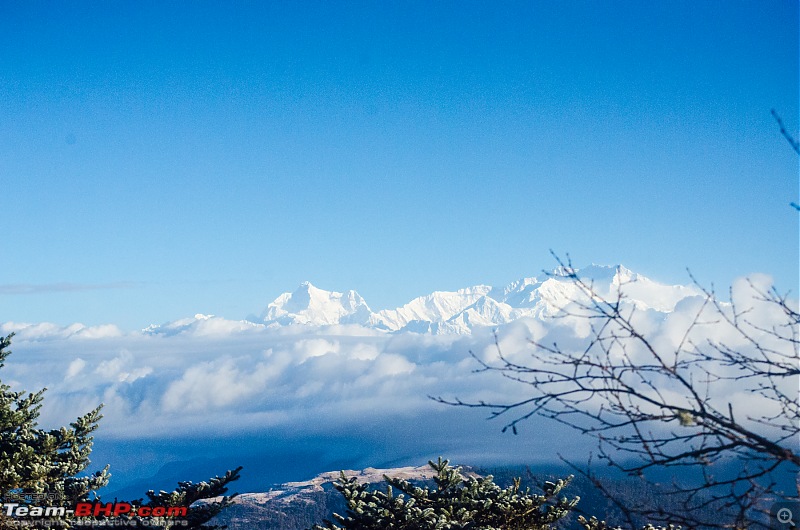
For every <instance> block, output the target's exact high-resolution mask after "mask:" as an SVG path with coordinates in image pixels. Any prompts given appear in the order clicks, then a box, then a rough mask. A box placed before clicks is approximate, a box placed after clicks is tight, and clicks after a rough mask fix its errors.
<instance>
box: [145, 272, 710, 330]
mask: <svg viewBox="0 0 800 530" xmlns="http://www.w3.org/2000/svg"><path fill="white" fill-rule="evenodd" d="M576 271H577V274H578V276H579V277H580V278H581V279H582V280H583V281H584V283H585V284H586V285H588V286H591V288H592V289H593V290H594V291H595V292H596V293H597V294H598V295H599V296H601V297H603V298H605V299H607V300H614V299H616V297H617V295H618V294H620V293H621V294H622V295H623V297H624V303H625V304H630V305H632V306H633V307H636V308H637V309H640V310H655V311H658V312H661V313H669V312H671V311H673V310H674V308H675V305H676V304H677V303H678V302H680V301H681V300H683V299H685V298H687V297H690V296H698V295H700V294H701V293H700V291H699V290H698V289H697V288H695V287H693V286H685V285H664V284H661V283H658V282H654V281H652V280H650V279H648V278H646V277H644V276H642V275H640V274H637V273H635V272H632V271H631V270H629V269H627V268H625V267H623V266H621V265H617V266H612V267H609V266H602V265H591V266H589V267H585V268H583V269H580V270H576ZM568 273H569V271H567V270H565V269H562V268H559V269H556V270H554V271H553V272H551V273H550V274H548V275H547V276H546V277H545V278H544V279H543V280H539V279H537V278H522V279H520V280H517V281H515V282H512V283H511V284H509V285H507V286H505V287H503V288H495V287H490V286H488V285H476V286H473V287H467V288H465V289H460V290H458V291H436V292H434V293H432V294H429V295H427V296H420V297H418V298H415V299H413V300H411V301H410V302H408V303H407V304H405V305H404V306H402V307H399V308H397V309H384V310H381V311H378V312H373V311H372V310H371V309H370V307H369V305H367V303H366V301H365V300H364V298H362V297H361V295H359V294H358V293H357V292H355V291H352V290H350V291H347V292H345V293H339V292H332V291H326V290H323V289H319V288H317V287H315V286H314V285H312V284H311V283H309V282H304V283H302V284H301V285H300V287H298V288H297V290H295V291H294V292H287V293H283V294H281V295H280V296H278V297H277V298H276V299H275V300H274V301H273V302H272V303H270V304H269V305H268V306H267V308H266V309H265V310H264V311H263V312H262V314H261V316H260V317H251V318H250V322H240V321H229V320H224V319H220V318H217V317H210V316H206V315H195V317H194V318H189V319H183V320H178V321H175V322H171V323H167V324H164V325H162V326H151V327H149V328H147V329H146V330H144V331H145V332H146V333H149V334H161V333H163V334H177V333H182V332H195V333H202V332H205V333H209V332H211V331H214V330H219V331H224V330H226V329H228V330H230V331H247V330H249V329H252V328H253V327H254V326H255V327H258V328H261V327H268V328H277V327H284V326H290V325H305V326H336V325H357V326H362V327H363V328H369V329H372V330H376V331H384V332H412V333H425V334H435V335H440V334H462V335H466V334H470V333H472V331H473V330H474V329H476V328H480V327H494V326H499V325H502V324H507V323H509V322H512V321H514V320H517V319H519V318H522V317H530V318H535V319H540V320H542V319H549V318H552V317H555V316H557V315H558V314H560V313H561V312H562V310H563V309H564V308H565V307H567V306H568V305H569V304H570V303H572V302H575V301H578V300H583V301H586V300H587V298H586V295H585V294H584V293H583V291H582V289H581V287H580V286H578V285H576V284H575V282H574V281H573V280H572V279H571V278H570V277H569V274H568Z"/></svg>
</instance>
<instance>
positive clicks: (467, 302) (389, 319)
mask: <svg viewBox="0 0 800 530" xmlns="http://www.w3.org/2000/svg"><path fill="white" fill-rule="evenodd" d="M491 290H492V288H491V287H489V286H487V285H477V286H475V287H468V288H466V289H459V290H458V291H455V292H450V291H436V292H434V293H433V294H429V295H427V296H420V297H418V298H415V299H413V300H412V301H410V302H409V303H407V304H406V305H404V306H403V307H400V308H398V309H384V310H383V311H379V312H378V313H377V314H375V315H374V316H373V318H372V319H371V322H370V323H371V324H373V325H374V326H376V327H385V329H390V330H392V331H398V330H401V329H403V328H404V327H406V326H407V325H409V324H412V325H413V323H414V322H417V321H419V322H433V323H436V322H445V321H447V320H449V319H451V318H453V317H454V316H456V315H458V314H459V313H461V312H462V311H464V310H466V309H467V308H468V307H469V306H471V305H472V304H474V303H475V302H477V301H478V300H480V299H482V298H485V297H486V295H488V294H489V292H490V291H491Z"/></svg>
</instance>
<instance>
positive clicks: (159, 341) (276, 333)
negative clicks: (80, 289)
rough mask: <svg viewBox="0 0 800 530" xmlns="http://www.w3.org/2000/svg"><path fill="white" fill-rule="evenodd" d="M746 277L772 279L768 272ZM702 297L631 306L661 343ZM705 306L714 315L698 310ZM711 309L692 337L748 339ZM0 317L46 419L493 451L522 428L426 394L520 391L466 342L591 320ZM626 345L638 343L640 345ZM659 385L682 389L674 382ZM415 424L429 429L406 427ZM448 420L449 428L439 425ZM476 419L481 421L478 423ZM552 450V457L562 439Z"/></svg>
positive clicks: (535, 423) (511, 445)
mask: <svg viewBox="0 0 800 530" xmlns="http://www.w3.org/2000/svg"><path fill="white" fill-rule="evenodd" d="M754 282H755V283H756V284H757V285H758V286H759V288H762V289H763V290H767V289H768V288H769V284H768V281H767V280H766V279H765V278H761V277H758V278H755V279H754ZM733 291H734V300H735V301H736V302H737V307H739V308H745V307H747V308H748V309H749V311H748V313H747V318H748V319H749V320H750V321H751V322H753V323H756V324H758V325H759V326H761V327H763V328H765V329H769V328H768V326H767V325H768V324H769V323H770V322H775V321H776V319H777V318H778V317H779V316H780V315H779V314H778V309H777V308H776V307H774V306H773V305H770V304H764V303H762V302H759V301H758V300H755V299H754V298H753V296H752V291H751V290H749V285H748V284H742V283H737V284H736V285H735V286H734V290H733ZM745 303H747V304H749V305H748V306H745ZM701 307H702V300H701V299H700V298H697V297H695V298H685V299H684V300H682V301H680V302H678V303H677V304H676V305H675V306H674V308H673V311H672V312H669V313H661V312H657V311H653V310H644V309H638V310H637V311H636V312H635V313H634V318H635V319H636V323H637V327H639V329H642V330H645V331H647V333H648V338H649V339H650V340H651V342H652V343H653V344H654V345H655V346H656V347H657V348H658V349H659V351H667V352H669V351H672V350H674V348H675V347H676V345H677V344H679V343H680V341H681V340H684V338H685V332H686V329H687V327H688V326H690V325H691V323H692V322H693V321H694V319H695V317H696V316H697V315H698V312H699V311H700V309H701ZM724 307H726V308H729V306H724ZM701 319H705V320H711V319H710V315H703V314H701ZM715 320H716V321H717V322H718V323H717V324H706V325H702V326H697V327H696V329H695V330H694V331H693V333H692V335H691V336H690V339H691V340H693V341H695V342H696V343H697V344H702V343H704V341H705V340H706V339H709V338H711V339H712V340H714V341H716V342H724V343H725V344H729V345H732V346H735V347H747V343H746V341H745V340H744V339H743V338H742V336H741V335H740V334H737V333H735V330H732V329H731V328H730V326H726V325H723V324H720V323H719V320H720V319H719V318H716V319H715ZM0 329H2V331H3V332H5V333H8V332H9V331H17V332H18V334H17V336H16V337H15V338H14V340H13V350H14V355H12V356H11V357H10V358H9V359H8V360H7V361H6V367H4V368H3V369H2V371H0V376H2V379H3V380H4V381H6V382H9V381H13V382H14V385H15V386H17V385H19V386H17V388H18V389H22V388H24V389H27V390H36V389H37V388H41V387H45V386H46V387H48V388H49V391H48V394H47V399H46V400H45V407H44V409H43V417H42V423H43V424H48V423H49V424H51V425H63V424H66V423H68V422H69V421H72V420H73V419H74V418H75V417H76V416H78V415H80V414H83V413H85V412H87V411H88V410H91V409H92V408H93V407H94V406H96V405H97V404H99V403H101V402H103V403H105V408H104V411H103V413H104V416H105V417H104V419H103V421H102V424H101V430H100V433H101V435H106V436H113V437H116V438H122V439H141V438H157V437H164V436H179V435H181V433H192V435H194V436H202V437H206V438H213V437H214V436H217V435H222V434H226V433H227V434H231V433H237V432H265V433H266V432H276V431H275V430H276V429H277V430H280V431H281V432H291V433H294V434H292V436H310V437H314V436H325V435H327V434H328V433H331V432H336V433H340V434H339V436H341V438H342V440H344V439H348V440H350V441H349V442H347V443H348V444H351V445H353V446H359V447H361V446H363V444H365V443H366V441H365V440H366V438H364V435H363V432H364V429H365V428H366V427H365V426H368V427H369V432H371V433H375V434H374V436H383V437H382V438H381V440H383V442H381V443H386V444H388V443H389V442H388V441H387V440H389V439H393V437H399V438H398V439H399V440H401V441H392V444H399V445H397V447H400V446H401V445H402V447H405V449H406V450H408V451H410V453H409V454H411V453H414V451H415V450H416V449H414V448H415V447H418V446H419V447H423V446H424V447H428V448H429V447H430V444H434V441H435V443H437V444H440V446H441V448H442V449H441V450H442V451H444V450H452V451H456V450H458V451H461V453H462V454H481V452H482V451H483V452H486V451H488V450H489V448H488V447H487V444H489V443H491V444H493V445H492V448H491V452H492V454H498V453H502V452H504V451H505V452H506V455H507V456H508V458H509V459H510V458H512V457H513V455H514V451H518V450H519V449H520V447H521V446H520V445H519V444H520V442H513V441H509V442H507V443H506V442H502V444H501V443H500V442H498V440H499V439H501V438H496V437H494V434H492V435H491V436H489V434H487V433H498V432H499V430H500V428H501V427H502V425H503V423H501V422H500V421H496V422H489V423H483V422H481V418H484V417H486V416H487V411H485V410H484V411H479V412H477V413H476V412H474V411H467V410H465V409H461V408H449V407H446V406H443V405H440V404H437V403H435V402H433V401H431V400H430V399H428V397H427V396H428V395H441V396H444V397H454V396H458V397H460V398H462V399H464V400H468V401H480V400H485V401H489V402H508V401H513V400H517V399H520V398H522V397H526V396H528V395H530V388H529V387H526V386H525V385H523V384H520V383H516V382H513V381H509V380H508V379H506V378H503V377H500V376H499V375H498V374H492V373H474V371H475V370H476V369H477V368H479V364H478V362H477V361H476V360H475V359H473V358H472V357H471V356H470V353H469V352H470V351H471V352H473V353H474V354H475V355H476V356H477V357H478V358H480V359H482V360H484V361H486V362H490V363H491V362H496V361H497V360H498V359H499V356H498V355H499V354H498V347H499V351H500V352H502V354H503V355H504V356H505V357H506V358H508V359H509V360H512V361H515V362H519V363H521V364H524V363H530V362H532V361H531V359H532V357H531V352H532V351H533V349H534V348H535V346H534V345H533V343H532V342H531V341H532V340H535V341H537V342H540V343H543V344H547V345H550V344H552V343H554V342H556V343H558V345H559V347H560V348H562V349H564V350H575V351H578V350H580V349H581V348H584V347H585V345H586V341H585V339H584V338H582V337H584V336H585V335H586V334H587V333H588V331H587V328H586V321H585V320H582V319H568V318H567V319H555V320H550V321H541V320H538V319H535V318H524V319H520V320H517V321H515V322H512V323H510V324H508V325H505V326H501V327H500V328H499V329H498V330H497V332H496V340H497V344H495V333H493V330H491V329H483V330H477V331H476V332H474V333H473V334H472V335H471V336H457V335H438V336H433V335H424V334H414V333H400V334H386V333H381V332H376V331H374V330H367V329H365V328H362V327H359V326H332V327H325V328H315V327H307V326H291V327H289V328H273V329H269V328H266V327H264V326H255V325H250V324H241V323H231V322H230V321H226V320H224V319H220V318H217V317H207V318H206V317H204V318H194V319H188V320H187V322H184V323H183V324H182V325H181V326H180V330H176V333H172V334H161V335H157V336H151V335H148V334H146V333H130V334H121V333H118V330H117V329H116V328H115V327H113V326H108V327H103V326H97V327H94V328H86V327H85V326H81V325H74V326H68V327H59V326H55V325H53V324H19V323H6V324H3V325H2V326H0ZM87 330H90V331H87ZM753 333H754V337H755V338H756V339H757V340H759V341H771V340H773V339H772V338H770V336H769V333H766V332H763V331H754V332H753ZM773 342H774V341H773ZM773 345H774V346H775V347H776V348H778V347H782V346H785V344H784V345H781V344H778V343H775V344H773ZM631 354H632V355H641V354H642V352H641V351H640V350H635V349H634V350H631ZM663 391H664V392H665V393H676V394H675V395H676V396H679V394H677V393H678V392H679V391H680V389H675V388H664V389H663ZM710 394H711V395H712V396H713V397H715V398H719V399H724V400H725V405H726V406H727V403H728V402H729V401H730V402H731V403H733V404H734V406H735V407H736V410H737V413H738V411H739V410H741V413H740V414H741V417H742V418H745V417H746V416H747V415H748V414H755V413H758V412H760V411H759V410H758V407H759V405H758V400H755V399H754V398H753V394H752V393H751V392H749V389H747V388H745V387H744V386H743V385H738V386H737V385H733V384H728V383H725V382H717V383H715V384H714V386H712V387H711V388H710ZM409 422H410V423H409ZM475 422H480V423H479V424H476V423H475ZM411 424H413V425H415V426H416V427H415V428H417V429H419V432H421V433H424V432H427V433H430V436H432V437H433V438H435V440H434V439H433V438H432V439H430V440H428V439H425V438H426V436H409V435H408V434H407V433H406V434H402V433H401V432H400V429H401V428H402V429H406V428H408V425H411ZM403 425H405V426H406V427H401V426H403ZM529 425H530V427H529V428H527V431H526V426H525V425H523V426H522V432H523V434H526V433H527V436H529V437H530V439H529V441H528V442H525V443H530V444H541V443H542V442H540V441H538V440H537V439H536V437H537V436H539V435H538V434H537V433H540V432H551V430H552V428H553V427H552V425H550V423H547V422H546V421H545V420H532V421H531V422H530V423H529ZM442 429H446V430H447V431H446V432H450V433H451V435H450V436H446V435H445V434H442V432H443V431H442ZM476 429H480V430H481V431H480V432H482V433H484V434H482V435H480V436H476V435H475V434H474V432H473V431H475V430H476ZM542 429H544V430H542ZM341 433H351V434H341ZM380 433H386V434H380ZM433 433H439V434H435V435H434V434H433ZM370 436H373V435H370ZM498 436H500V435H499V434H498ZM576 436H577V435H576ZM348 437H349V438H348ZM341 443H344V442H341ZM370 443H374V440H372V441H371V442H370ZM576 443H577V442H576ZM359 444H361V445H359ZM498 444H499V445H498ZM515 444H516V445H515ZM573 445H574V444H573ZM389 447H390V446H389V445H387V446H386V448H385V450H386V451H389ZM392 447H394V446H392ZM392 450H396V451H400V450H401V449H400V448H396V449H392ZM419 450H420V451H421V450H422V449H419ZM550 451H551V454H550V455H549V456H550V457H554V456H555V454H556V452H557V449H556V448H551V449H550ZM414 454H416V453H414ZM487 454H488V453H487Z"/></svg>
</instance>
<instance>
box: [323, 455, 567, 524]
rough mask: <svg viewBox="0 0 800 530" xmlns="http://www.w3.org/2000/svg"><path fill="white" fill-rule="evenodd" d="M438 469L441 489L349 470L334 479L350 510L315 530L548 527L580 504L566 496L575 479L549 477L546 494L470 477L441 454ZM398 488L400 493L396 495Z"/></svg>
mask: <svg viewBox="0 0 800 530" xmlns="http://www.w3.org/2000/svg"><path fill="white" fill-rule="evenodd" d="M429 464H430V466H431V467H432V468H433V469H434V470H435V471H436V477H435V478H434V481H435V484H436V486H435V488H433V489H430V488H428V487H420V486H416V485H414V484H412V483H410V482H408V481H406V480H402V479H396V478H391V477H384V478H385V480H386V482H387V483H388V486H387V488H386V491H380V490H370V489H369V486H368V485H367V484H359V483H358V480H357V479H356V478H355V477H353V478H349V479H348V478H347V477H346V476H345V475H344V473H342V476H341V478H340V480H339V481H338V482H336V483H335V484H334V486H335V487H336V489H337V490H338V491H339V492H341V493H342V495H343V496H344V497H345V500H346V501H347V508H348V509H347V515H346V516H342V515H339V514H334V519H335V520H336V522H335V523H334V522H331V521H325V526H319V525H317V526H315V527H314V529H315V530H326V529H327V530H461V529H464V530H466V529H470V530H495V529H496V530H545V529H550V528H553V527H554V525H555V523H557V522H558V521H560V520H561V519H562V518H564V517H565V516H566V515H567V514H568V513H569V512H570V510H571V509H572V508H574V507H575V505H576V504H577V503H578V500H579V499H578V498H577V497H576V498H573V499H571V500H569V499H567V498H566V497H560V498H559V494H560V493H561V490H562V489H563V488H564V487H565V486H566V485H567V484H568V483H569V481H570V478H571V477H570V478H568V479H566V480H559V481H557V482H556V483H552V482H547V483H546V484H545V486H544V487H543V494H541V495H537V494H534V493H531V491H530V490H529V489H526V490H524V491H523V490H522V489H521V487H520V481H519V480H518V479H517V480H515V481H514V484H513V485H511V486H509V487H507V488H501V487H500V486H498V485H497V484H495V483H494V480H493V478H492V476H487V477H484V478H475V477H468V478H465V477H464V476H462V474H461V468H458V467H456V468H454V467H450V465H449V461H447V460H442V459H441V458H439V460H438V461H437V462H429ZM395 490H397V491H398V492H399V493H398V494H396V493H395Z"/></svg>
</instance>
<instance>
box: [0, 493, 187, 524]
mask: <svg viewBox="0 0 800 530" xmlns="http://www.w3.org/2000/svg"><path fill="white" fill-rule="evenodd" d="M15 500H16V499H15ZM30 500H31V499H26V501H30ZM42 500H43V499H42ZM48 500H49V499H48ZM188 511H189V510H188V508H187V507H186V506H138V505H135V504H131V503H129V502H109V503H105V504H103V503H100V502H79V503H77V504H76V505H75V508H74V509H72V508H67V507H65V506H37V505H35V504H33V503H30V502H7V501H6V502H4V503H2V504H0V513H2V514H3V515H5V516H6V517H10V518H12V520H13V519H16V520H18V521H19V522H20V523H21V524H22V525H23V526H24V524H25V523H24V521H25V520H28V521H30V520H36V521H38V522H39V523H37V524H41V523H47V522H48V520H49V523H51V526H52V527H60V526H64V524H65V520H69V521H70V522H72V523H76V522H77V523H80V524H83V525H89V526H126V525H128V526H140V525H144V526H150V525H153V526H155V525H159V524H161V523H162V522H164V521H165V520H166V519H167V518H169V519H170V521H171V522H170V526H188V521H187V520H185V519H180V518H181V517H186V515H187V514H188Z"/></svg>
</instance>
